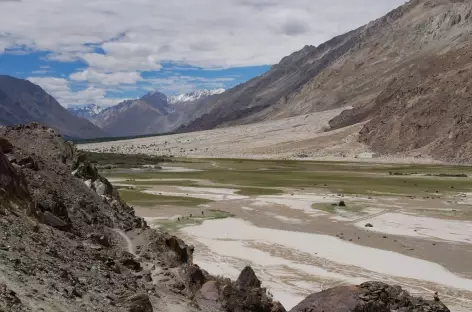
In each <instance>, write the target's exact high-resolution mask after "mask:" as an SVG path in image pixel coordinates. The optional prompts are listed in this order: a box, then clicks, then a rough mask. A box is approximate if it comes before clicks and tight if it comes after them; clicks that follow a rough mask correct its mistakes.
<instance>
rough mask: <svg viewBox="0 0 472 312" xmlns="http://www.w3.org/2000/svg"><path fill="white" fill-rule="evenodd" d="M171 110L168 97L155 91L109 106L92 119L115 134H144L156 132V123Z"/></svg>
mask: <svg viewBox="0 0 472 312" xmlns="http://www.w3.org/2000/svg"><path fill="white" fill-rule="evenodd" d="M170 112H171V108H170V107H169V104H168V103H167V97H166V96H165V95H164V94H162V93H159V92H153V93H148V94H146V95H145V96H143V97H142V98H140V99H138V100H128V101H124V102H121V103H120V104H118V105H116V106H112V107H109V108H107V109H105V110H103V111H102V112H101V113H100V114H98V115H96V116H95V117H94V118H93V119H92V120H93V123H94V124H95V125H97V126H98V127H100V128H102V129H103V130H104V131H106V132H108V133H110V134H111V135H113V136H132V135H143V134H152V133H156V131H155V130H154V129H155V123H156V122H158V121H159V120H160V119H162V118H163V117H165V116H167V115H168V114H169V113H170Z"/></svg>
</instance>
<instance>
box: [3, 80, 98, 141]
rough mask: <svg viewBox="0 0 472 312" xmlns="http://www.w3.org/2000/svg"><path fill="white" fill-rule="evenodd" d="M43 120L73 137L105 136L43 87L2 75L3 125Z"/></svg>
mask: <svg viewBox="0 0 472 312" xmlns="http://www.w3.org/2000/svg"><path fill="white" fill-rule="evenodd" d="M30 122H40V123H43V124H46V125H48V126H50V127H51V128H54V129H56V130H57V131H59V132H60V133H61V134H63V135H65V136H68V137H73V138H96V137H102V136H106V135H107V134H106V133H105V132H103V131H102V130H101V129H100V128H98V127H97V126H95V125H94V124H92V123H91V122H90V121H88V120H85V119H83V118H80V117H77V116H74V115H72V114H70V113H69V112H68V111H67V110H66V109H65V108H64V107H62V106H61V105H60V104H59V103H58V102H57V101H56V100H55V99H54V98H53V97H52V96H51V95H49V94H48V93H47V92H46V91H44V90H43V89H42V88H41V87H40V86H38V85H35V84H33V83H31V82H30V81H28V80H23V79H17V78H13V77H10V76H0V125H16V124H26V123H30Z"/></svg>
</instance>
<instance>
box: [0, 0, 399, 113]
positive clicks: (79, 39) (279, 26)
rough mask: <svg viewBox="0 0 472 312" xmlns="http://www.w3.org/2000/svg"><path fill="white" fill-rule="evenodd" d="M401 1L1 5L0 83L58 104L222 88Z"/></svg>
mask: <svg viewBox="0 0 472 312" xmlns="http://www.w3.org/2000/svg"><path fill="white" fill-rule="evenodd" d="M404 2H405V0H389V1H378V0H356V1H352V0H329V1H328V0H293V1H286V0H198V1H196V0H175V1H148V0H133V1H131V0H0V74H7V75H11V76H15V77H19V78H24V79H29V80H30V81H32V82H34V83H36V84H38V85H40V86H41V87H43V88H44V89H45V90H46V91H48V92H49V93H50V94H51V95H53V96H54V97H55V98H56V99H57V100H58V101H59V102H60V103H61V104H62V105H64V106H69V105H80V104H89V103H95V104H98V105H102V106H109V105H114V104H117V103H118V102H120V101H122V100H123V99H129V98H137V97H140V96H142V95H143V94H145V93H146V92H149V91H154V90H159V91H161V92H163V93H166V94H168V95H172V94H177V93H184V92H189V91H193V90H198V89H215V88H226V89H227V88H231V87H233V86H235V85H237V84H239V83H242V82H245V81H247V80H248V79H251V78H253V77H255V76H257V75H260V74H262V73H264V72H266V71H267V70H268V69H269V68H270V64H275V63H277V62H278V61H279V60H280V59H281V58H283V57H284V56H287V55H289V54H290V53H292V52H294V51H297V50H299V49H301V48H302V47H303V46H305V45H307V44H311V45H318V44H321V43H323V42H325V41H326V40H329V39H331V38H332V37H334V36H336V35H339V34H341V33H344V32H346V31H349V30H352V29H354V28H356V27H359V26H361V25H363V24H366V23H368V22H369V21H371V20H373V19H376V18H378V17H380V16H382V15H384V14H385V13H387V12H388V11H390V10H392V9H393V8H395V7H397V6H399V5H401V4H403V3H404Z"/></svg>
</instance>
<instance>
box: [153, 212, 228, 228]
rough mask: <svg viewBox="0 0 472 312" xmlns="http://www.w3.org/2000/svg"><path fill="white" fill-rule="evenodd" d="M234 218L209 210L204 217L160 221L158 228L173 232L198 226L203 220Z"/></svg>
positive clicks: (224, 213) (225, 213) (226, 213)
mask: <svg viewBox="0 0 472 312" xmlns="http://www.w3.org/2000/svg"><path fill="white" fill-rule="evenodd" d="M231 217H234V215H233V214H231V213H229V212H226V211H221V210H209V211H207V212H206V213H205V215H204V216H193V217H182V218H179V219H177V220H174V219H172V220H166V221H160V222H159V225H160V228H161V229H163V230H164V231H167V232H171V233H172V232H175V231H177V230H178V229H180V228H182V227H185V226H189V225H200V224H202V223H203V221H205V220H217V219H226V218H231Z"/></svg>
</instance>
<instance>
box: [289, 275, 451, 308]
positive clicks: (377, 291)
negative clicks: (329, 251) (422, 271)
mask: <svg viewBox="0 0 472 312" xmlns="http://www.w3.org/2000/svg"><path fill="white" fill-rule="evenodd" d="M436 298H437V301H427V300H423V299H421V298H415V297H412V296H410V294H409V293H408V292H407V291H405V290H403V289H402V288H401V287H400V286H389V285H387V284H384V283H380V282H368V283H364V284H361V285H360V286H341V287H336V288H332V289H328V290H325V291H322V292H320V293H317V294H313V295H310V296H308V297H307V298H306V299H305V300H303V301H302V302H300V304H298V305H297V306H296V307H294V308H293V309H292V310H290V312H324V311H329V312H361V311H362V312H364V311H365V312H391V311H399V312H400V311H401V312H427V311H428V312H448V311H449V309H448V308H447V307H446V306H444V304H442V303H441V302H440V301H439V298H438V297H436Z"/></svg>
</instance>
